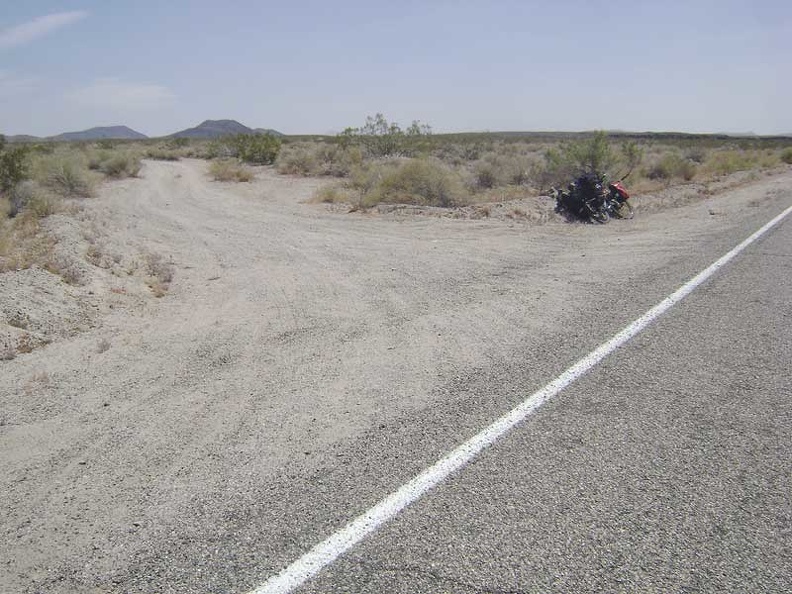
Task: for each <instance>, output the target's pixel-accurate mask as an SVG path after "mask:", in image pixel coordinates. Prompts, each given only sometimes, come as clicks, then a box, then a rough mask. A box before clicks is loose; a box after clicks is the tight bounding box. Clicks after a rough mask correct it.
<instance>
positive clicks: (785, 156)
mask: <svg viewBox="0 0 792 594" xmlns="http://www.w3.org/2000/svg"><path fill="white" fill-rule="evenodd" d="M781 160H782V161H783V162H784V163H786V164H787V165H792V146H790V147H787V148H785V149H784V150H783V151H781Z"/></svg>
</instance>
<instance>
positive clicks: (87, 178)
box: [35, 152, 95, 198]
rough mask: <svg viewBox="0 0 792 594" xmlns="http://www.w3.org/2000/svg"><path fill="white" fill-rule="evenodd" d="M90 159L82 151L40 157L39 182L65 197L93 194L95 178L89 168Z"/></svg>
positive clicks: (36, 174)
mask: <svg viewBox="0 0 792 594" xmlns="http://www.w3.org/2000/svg"><path fill="white" fill-rule="evenodd" d="M87 161H88V160H87V159H86V158H85V156H84V155H83V154H82V153H76V152H72V153H66V154H58V153H55V154H53V155H47V156H43V157H40V158H39V160H38V162H37V163H36V167H35V169H36V172H35V176H36V179H37V180H38V182H39V183H40V184H41V185H42V186H44V187H46V188H49V189H50V190H52V191H53V192H55V193H56V194H58V195H59V196H63V197H66V198H68V197H83V198H86V197H88V196H92V195H93V193H94V186H95V179H94V178H93V177H91V173H90V171H89V170H88V162H87Z"/></svg>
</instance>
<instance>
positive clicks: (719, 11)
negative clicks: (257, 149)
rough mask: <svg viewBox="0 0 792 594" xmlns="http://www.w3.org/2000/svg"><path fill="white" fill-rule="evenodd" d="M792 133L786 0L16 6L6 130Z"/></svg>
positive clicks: (11, 0) (4, 52)
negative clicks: (370, 124) (417, 123)
mask: <svg viewBox="0 0 792 594" xmlns="http://www.w3.org/2000/svg"><path fill="white" fill-rule="evenodd" d="M377 112H382V113H384V114H385V115H386V117H387V118H388V119H389V120H395V121H397V122H399V123H401V124H403V125H406V124H409V122H410V121H412V120H416V119H417V120H421V121H422V122H425V123H428V124H430V125H431V126H432V127H433V128H434V129H435V130H436V131H443V132H445V131H474V130H590V129H623V130H635V131H640V130H664V131H667V130H678V131H685V132H721V131H729V132H748V131H753V132H756V133H761V134H773V133H789V132H792V2H790V1H789V0H754V1H737V0H718V1H716V0H687V1H683V0H665V1H664V2H659V1H645V0H612V1H605V0H590V1H584V0H555V1H542V2H539V1H531V0H525V1H522V2H518V1H513V0H490V1H488V2H487V1H474V0H457V1H450V0H425V1H423V2H417V1H413V0H402V1H400V2H395V1H391V2H380V1H378V0H367V1H363V0H335V1H327V2H321V1H313V0H310V1H308V0H289V1H286V2H284V1H282V0H280V1H278V2H268V1H261V0H259V1H253V0H237V1H234V0H226V1H225V2H221V1H218V0H212V1H209V0H194V1H191V2H186V1H177V0H171V1H167V2H165V1H162V0H158V1H153V0H134V1H132V0H130V1H121V0H101V1H100V0H94V1H91V0H84V1H60V2H54V1H42V0H25V1H24V2H23V1H21V0H0V132H2V133H5V134H22V133H25V134H35V135H51V134H57V133H60V132H64V131H70V130H80V129H84V128H88V127H91V126H97V125H113V124H125V125H128V126H130V127H132V128H134V129H136V130H138V131H140V132H143V133H145V134H148V135H152V136H155V135H164V134H169V133H171V132H174V131H177V130H180V129H182V128H186V127H189V126H193V125H195V124H197V123H198V122H200V121H202V120H204V119H220V118H232V119H236V120H239V121H240V122H242V123H244V124H246V125H248V126H251V127H265V128H275V129H278V130H281V131H283V132H286V133H291V134H298V133H317V134H325V133H331V132H337V131H340V130H342V129H343V128H345V127H346V126H356V125H360V124H362V123H363V122H364V120H365V117H366V116H367V115H370V114H374V113H377Z"/></svg>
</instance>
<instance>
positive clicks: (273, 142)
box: [229, 134, 281, 165]
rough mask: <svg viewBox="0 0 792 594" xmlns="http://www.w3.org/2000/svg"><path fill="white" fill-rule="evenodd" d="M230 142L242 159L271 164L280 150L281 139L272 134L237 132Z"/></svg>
mask: <svg viewBox="0 0 792 594" xmlns="http://www.w3.org/2000/svg"><path fill="white" fill-rule="evenodd" d="M229 144H230V145H231V147H233V149H234V152H235V155H234V156H236V157H238V158H239V159H240V160H241V161H244V162H245V163H252V164H254V165H271V164H272V163H274V162H275V159H276V158H277V157H278V153H279V152H280V148H281V139H280V138H278V137H277V136H273V135H272V134H237V135H236V136H232V137H231V138H230V139H229Z"/></svg>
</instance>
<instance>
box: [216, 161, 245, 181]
mask: <svg viewBox="0 0 792 594" xmlns="http://www.w3.org/2000/svg"><path fill="white" fill-rule="evenodd" d="M209 175H211V176H212V179H214V180H215V181H235V182H249V181H251V180H252V179H253V172H252V171H251V170H250V169H248V168H247V167H246V166H244V165H242V164H240V163H239V162H238V161H235V160H234V159H221V160H217V161H212V163H211V165H209Z"/></svg>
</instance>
